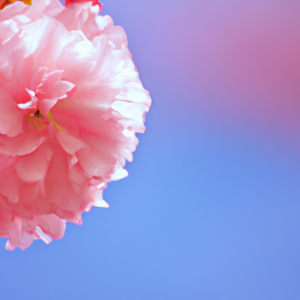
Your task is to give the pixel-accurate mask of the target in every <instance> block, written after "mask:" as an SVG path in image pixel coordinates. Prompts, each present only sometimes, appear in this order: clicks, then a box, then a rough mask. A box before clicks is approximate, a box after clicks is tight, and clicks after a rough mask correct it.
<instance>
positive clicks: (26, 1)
mask: <svg viewBox="0 0 300 300" xmlns="http://www.w3.org/2000/svg"><path fill="white" fill-rule="evenodd" d="M17 1H22V2H23V3H24V4H27V5H32V0H5V1H4V2H2V4H1V5H0V10H2V9H3V8H5V6H7V5H9V4H12V3H15V2H17Z"/></svg>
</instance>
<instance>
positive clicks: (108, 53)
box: [0, 0, 151, 249]
mask: <svg viewBox="0 0 300 300" xmlns="http://www.w3.org/2000/svg"><path fill="white" fill-rule="evenodd" d="M12 2H13V1H12ZM23 2H26V1H16V2H13V3H11V4H10V5H7V6H6V7H5V8H4V9H3V10H1V11H0V45H1V47H0V57H1V60H0V236H1V237H8V238H9V239H8V242H7V245H6V248H7V249H14V248H15V247H20V248H21V249H25V248H26V247H28V246H29V245H30V244H31V243H32V242H33V240H35V239H42V240H43V241H45V242H46V243H48V242H49V241H51V237H52V238H55V239H60V238H62V236H63V235H64V230H65V222H73V223H76V224H81V214H82V212H84V211H89V210H90V209H91V207H92V206H99V207H108V204H107V203H106V202H105V201H104V200H103V198H102V192H103V189H104V188H106V186H107V182H109V181H111V180H118V179H121V178H124V177H126V176H127V171H126V170H125V169H124V168H123V167H124V165H125V162H126V160H128V161H132V152H133V151H135V149H136V146H137V143H138V140H137V138H136V136H135V133H136V132H144V130H145V127H144V115H145V112H147V111H148V110H149V107H150V104H151V99H150V96H149V93H148V92H147V91H146V90H145V89H144V88H143V86H142V84H141V82H140V80H139V76H138V72H137V70H136V68H135V65H134V63H133V62H132V58H131V54H130V52H129V50H128V47H127V38H126V34H125V32H124V30H123V29H122V28H121V27H119V26H114V24H113V21H112V19H111V18H110V17H109V16H98V13H99V9H100V6H99V5H93V4H95V2H94V1H93V2H92V1H90V2H88V1H85V2H84V1H68V5H67V6H66V7H64V6H62V5H61V3H60V2H59V1H58V0H33V1H32V5H31V6H30V5H27V4H25V3H23ZM71 2H72V3H71Z"/></svg>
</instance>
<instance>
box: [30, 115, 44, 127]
mask: <svg viewBox="0 0 300 300" xmlns="http://www.w3.org/2000/svg"><path fill="white" fill-rule="evenodd" d="M28 120H29V122H30V123H31V124H32V125H33V126H34V127H35V128H36V129H38V130H40V131H42V130H44V129H46V128H47V125H46V124H45V123H44V122H43V121H42V120H41V119H40V118H39V117H37V116H35V115H34V114H31V115H29V118H28Z"/></svg>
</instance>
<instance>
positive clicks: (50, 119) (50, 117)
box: [47, 111, 62, 131]
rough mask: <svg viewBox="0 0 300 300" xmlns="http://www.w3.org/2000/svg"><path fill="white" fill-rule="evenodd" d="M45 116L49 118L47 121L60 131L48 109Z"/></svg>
mask: <svg viewBox="0 0 300 300" xmlns="http://www.w3.org/2000/svg"><path fill="white" fill-rule="evenodd" d="M47 117H48V119H49V121H50V122H51V123H52V124H53V125H54V126H55V127H56V128H57V129H58V130H59V131H62V130H61V128H60V127H59V125H58V124H57V123H56V122H55V121H54V120H53V118H52V115H51V112H50V111H49V112H48V114H47Z"/></svg>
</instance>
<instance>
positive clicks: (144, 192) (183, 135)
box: [0, 0, 300, 300]
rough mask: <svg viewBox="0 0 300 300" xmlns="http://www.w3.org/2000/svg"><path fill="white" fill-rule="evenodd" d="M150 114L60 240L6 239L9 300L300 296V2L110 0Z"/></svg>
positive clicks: (5, 294) (4, 285)
mask: <svg viewBox="0 0 300 300" xmlns="http://www.w3.org/2000/svg"><path fill="white" fill-rule="evenodd" d="M104 5H105V6H104V10H103V14H110V15H111V16H112V17H113V18H114V19H115V23H116V24H120V25H122V26H123V27H124V28H125V30H126V31H127V34H128V37H129V46H130V49H131V51H132V53H133V58H134V61H135V63H136V64H137V67H138V70H139V72H140V75H141V78H142V81H143V83H144V85H145V87H146V88H147V89H149V90H150V92H151V95H152V98H153V106H152V108H151V110H150V113H149V114H148V115H147V121H146V125H147V131H146V133H145V134H144V135H141V136H140V145H139V147H138V150H137V151H136V153H135V160H134V162H133V163H132V164H128V170H129V172H130V176H129V177H128V178H126V179H124V180H122V181H120V182H114V183H111V184H109V187H108V189H107V190H106V191H105V194H104V196H105V199H106V200H107V201H108V202H109V203H110V206H111V207H110V209H108V210H106V209H97V208H94V209H93V210H92V211H91V212H90V213H89V214H84V216H83V221H84V223H83V225H82V226H76V225H68V226H67V230H66V235H65V237H64V239H63V240H61V241H53V242H52V243H51V244H50V245H49V246H46V245H45V244H43V243H42V242H40V241H37V242H35V243H34V244H33V245H32V246H31V247H30V248H29V249H27V250H26V251H24V252H22V251H20V250H16V251H14V252H8V251H5V250H4V244H5V239H1V240H0V244H1V245H0V252H1V281H0V288H1V290H0V291H1V292H0V293H1V299H13V300H14V299H34V300H35V299H43V300H48V299H104V300H106V299H107V300H110V299H116V300H123V299H124V300H125V299H126V300H127V299H128V300H144V299H145V300H146V299H149V300H154V299H155V300H156V299H158V300H160V299H161V300H165V299H171V300H176V299H183V300H189V299H201V300H202V299H203V300H225V299H226V300H227V299H228V300H234V299H237V300H248V299H249V300H260V299H262V300H269V299H270V300H277V299H280V300H281V299H282V300H294V299H295V300H297V299H300V218H299V211H300V202H299V199H300V185H299V180H300V159H299V150H300V139H299V133H300V130H299V128H300V127H299V125H300V118H299V113H300V102H299V100H300V2H299V0H251V1H248V0H239V1H238V0H226V1H221V0H185V1H178V0H172V1H171V0H152V1H149V0H147V1H146V0H128V1H124V0H110V1H109V0H107V1H105V2H104Z"/></svg>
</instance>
